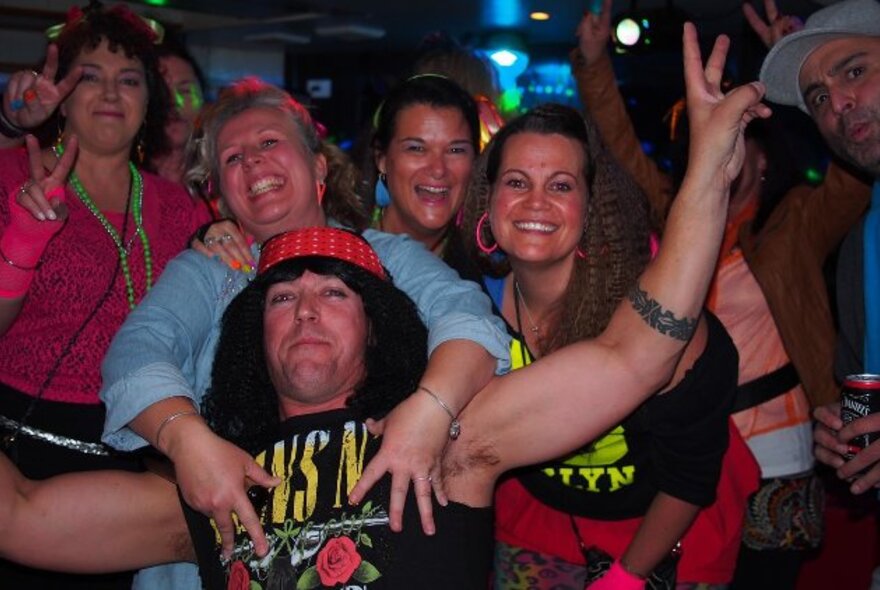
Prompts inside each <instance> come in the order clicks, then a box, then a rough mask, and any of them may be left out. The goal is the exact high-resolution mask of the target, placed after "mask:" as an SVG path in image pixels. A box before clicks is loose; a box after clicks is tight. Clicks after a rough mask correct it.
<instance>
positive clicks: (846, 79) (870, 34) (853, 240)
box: [760, 0, 880, 494]
mask: <svg viewBox="0 0 880 590" xmlns="http://www.w3.org/2000/svg"><path fill="white" fill-rule="evenodd" d="M760 78H761V82H763V83H764V84H765V85H766V87H767V98H768V99H769V100H771V101H773V102H777V103H780V104H786V105H794V106H797V107H798V108H800V109H801V110H802V111H804V112H806V113H807V114H809V115H810V117H812V119H813V120H814V121H815V122H816V125H817V126H818V128H819V132H820V133H821V134H822V136H823V137H824V138H825V140H826V141H827V142H828V145H829V147H830V148H831V150H832V151H833V152H834V153H835V154H837V155H838V156H840V157H841V158H843V159H844V160H846V161H847V162H849V163H850V164H852V165H853V166H855V167H856V168H858V169H859V170H861V171H862V172H864V173H866V174H867V175H869V176H870V177H872V178H873V179H874V189H873V193H872V197H871V207H870V209H869V211H868V213H867V214H866V215H865V217H864V218H863V219H862V221H860V222H859V224H858V225H857V226H856V227H855V228H853V230H852V231H851V232H850V234H849V236H847V238H846V239H845V240H844V243H843V245H842V246H841V251H840V259H839V262H838V277H837V291H838V311H839V319H840V337H839V341H838V347H837V352H836V358H835V373H836V374H837V377H838V378H839V379H841V380H842V379H844V378H845V377H846V376H847V375H850V374H855V373H875V374H880V2H878V1H877V0H845V1H843V2H838V3H836V4H833V5H831V6H828V7H826V8H823V9H822V10H820V11H818V12H816V13H815V14H813V15H812V16H811V17H810V18H809V19H807V21H806V23H805V25H804V28H803V30H801V31H799V32H797V33H794V34H792V35H789V36H788V37H785V38H783V39H782V40H780V41H779V43H777V44H776V45H775V46H774V47H773V49H772V50H771V51H770V53H768V55H767V58H766V59H765V61H764V64H763V66H762V68H761V74H760ZM815 417H816V419H817V421H818V423H817V425H816V429H815V432H814V435H815V441H816V451H815V453H816V458H817V459H818V460H820V461H821V462H823V463H826V464H828V465H830V466H832V467H834V468H835V469H837V475H838V476H839V477H840V478H841V479H846V480H852V484H851V487H850V490H851V491H852V492H853V493H854V494H859V493H862V492H865V491H867V490H869V489H871V488H872V487H873V486H875V485H876V484H878V483H880V441H877V442H875V443H873V444H871V445H869V446H868V447H867V448H865V449H864V450H862V451H860V452H858V453H857V454H856V455H855V457H854V458H852V459H851V460H849V461H847V460H845V459H844V455H846V454H847V453H848V452H849V451H850V450H851V447H850V444H851V443H850V441H851V439H852V438H853V437H855V436H857V435H858V434H863V433H866V432H877V431H880V413H878V414H873V415H870V416H868V417H865V418H862V419H859V420H856V421H854V422H852V423H851V424H849V425H847V426H846V427H844V426H843V424H842V422H841V420H840V408H839V406H838V404H836V403H835V404H831V405H827V406H823V407H820V408H817V410H816V411H815ZM863 470H864V472H863V473H861V472H862V471H863Z"/></svg>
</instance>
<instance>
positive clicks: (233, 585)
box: [226, 561, 251, 590]
mask: <svg viewBox="0 0 880 590" xmlns="http://www.w3.org/2000/svg"><path fill="white" fill-rule="evenodd" d="M250 587H251V576H250V574H249V573H248V569H247V567H246V566H245V565H244V564H243V563H242V562H240V561H236V562H235V563H233V564H232V567H231V568H229V583H228V584H227V585H226V588H227V590H249V589H250Z"/></svg>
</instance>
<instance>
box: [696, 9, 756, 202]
mask: <svg viewBox="0 0 880 590" xmlns="http://www.w3.org/2000/svg"><path fill="white" fill-rule="evenodd" d="M729 48H730V39H728V38H727V37H726V36H724V35H721V36H720V37H718V39H716V41H715V45H714V46H713V47H712V52H711V54H710V55H709V58H708V60H707V61H706V65H705V67H704V66H703V60H702V56H701V55H700V45H699V42H698V40H697V30H696V28H695V27H694V25H693V24H691V23H687V24H685V27H684V69H685V86H686V87H687V107H688V120H689V124H690V129H691V141H690V156H689V159H688V171H687V176H686V178H689V179H690V180H692V181H696V182H698V183H700V184H701V185H702V186H720V187H721V188H724V189H725V190H726V189H728V188H729V187H730V184H731V183H732V182H733V180H734V179H735V178H736V177H737V176H738V175H739V171H740V168H742V163H743V158H744V155H745V139H744V135H743V134H744V132H745V128H746V126H747V125H748V124H749V122H750V121H752V120H754V119H756V118H766V117H769V116H770V108H769V107H768V106H767V105H765V104H763V103H762V102H761V98H762V97H763V95H764V87H763V85H762V84H760V83H759V82H752V83H750V84H744V85H742V86H738V87H737V88H734V89H733V90H731V91H730V92H728V93H727V94H725V93H724V92H723V91H722V90H721V80H722V77H723V75H724V63H725V61H726V60H727V51H728V49H729Z"/></svg>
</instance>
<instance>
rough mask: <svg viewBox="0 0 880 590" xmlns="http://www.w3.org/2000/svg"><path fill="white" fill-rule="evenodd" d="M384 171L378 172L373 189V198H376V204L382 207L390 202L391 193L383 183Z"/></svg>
mask: <svg viewBox="0 0 880 590" xmlns="http://www.w3.org/2000/svg"><path fill="white" fill-rule="evenodd" d="M385 178H386V176H385V173H384V172H382V173H380V174H379V178H378V179H377V180H376V189H375V198H376V206H377V207H382V208H383V209H384V208H385V207H387V206H388V205H390V204H391V195H390V194H389V193H388V186H386V184H385Z"/></svg>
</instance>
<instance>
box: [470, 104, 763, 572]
mask: <svg viewBox="0 0 880 590" xmlns="http://www.w3.org/2000/svg"><path fill="white" fill-rule="evenodd" d="M466 203H467V205H466V214H465V231H467V230H468V229H470V230H471V231H473V232H474V233H473V234H471V235H474V236H475V244H476V245H475V248H474V250H475V253H476V255H477V256H478V258H479V259H480V260H481V262H482V263H483V265H484V266H485V268H486V269H487V272H488V274H489V278H487V279H486V280H485V283H486V285H487V287H488V289H489V291H490V292H491V293H492V295H493V299H494V300H495V303H496V305H497V307H498V309H499V310H500V311H501V315H502V316H503V317H504V319H505V320H506V322H507V324H508V326H509V330H510V332H511V335H512V336H513V341H512V344H511V361H512V363H513V365H514V367H522V366H525V365H528V364H530V363H531V362H532V360H533V359H537V358H540V357H544V356H546V355H548V354H550V353H551V352H553V351H555V350H557V349H559V348H561V347H563V346H565V345H567V344H570V343H572V342H575V341H577V340H582V339H584V338H591V337H594V336H595V335H597V334H599V333H601V331H602V330H603V329H604V328H605V326H606V325H607V324H608V321H609V319H610V317H611V314H612V312H613V310H614V308H615V306H616V305H617V303H618V302H619V301H620V300H621V299H622V298H623V297H624V295H625V294H626V292H627V291H628V290H629V289H630V288H631V286H632V284H633V282H634V281H635V280H636V277H637V276H638V275H639V273H640V272H641V271H642V269H643V268H644V267H645V265H646V264H647V262H648V260H649V257H650V251H649V250H650V248H649V229H648V218H647V207H646V203H645V198H644V196H643V194H642V193H641V191H640V190H639V189H638V188H637V187H636V185H635V183H634V181H633V180H632V179H631V178H629V177H628V176H627V175H626V174H625V173H624V172H623V171H622V169H621V168H620V167H619V166H618V165H617V164H616V163H615V162H614V161H612V159H611V157H610V156H609V155H608V153H607V152H606V150H605V149H604V147H603V146H602V145H601V142H600V141H599V139H598V133H597V130H596V128H595V125H594V124H592V122H590V121H585V120H584V119H583V117H582V116H581V115H580V114H578V113H577V112H575V111H574V110H572V109H569V108H567V107H563V106H560V105H544V106H541V107H538V108H536V109H534V110H532V111H530V112H529V113H527V114H525V115H522V116H521V117H519V118H518V119H515V120H513V121H511V122H509V123H508V124H507V125H506V126H505V127H504V128H502V130H501V131H500V132H499V133H498V134H497V135H496V136H495V138H494V139H493V140H492V142H490V144H489V146H488V147H487V149H486V152H485V153H484V154H483V156H481V161H480V163H479V166H478V169H477V171H476V172H475V179H474V182H473V184H472V186H471V193H470V195H469V198H468V200H467V201H466ZM498 253H503V254H504V256H499V255H498ZM700 331H701V332H702V333H703V335H704V338H703V339H699V338H696V339H694V340H693V341H691V343H690V344H689V345H688V348H687V349H686V352H685V357H684V361H683V362H685V363H687V362H693V360H694V359H697V360H696V364H695V365H694V369H693V370H692V371H691V372H689V373H688V375H687V377H686V378H684V377H683V373H684V371H683V369H682V368H681V366H680V367H679V369H678V373H677V375H676V377H675V378H674V379H673V381H672V382H671V383H670V384H669V385H667V386H666V387H665V388H664V389H663V390H662V391H661V392H660V393H659V394H658V395H655V396H654V397H652V398H651V399H650V400H649V401H647V402H646V403H645V404H644V405H643V406H641V407H640V408H639V409H638V410H637V411H636V412H634V413H633V414H631V415H630V416H628V417H626V419H625V420H624V421H623V422H622V423H620V424H619V425H618V426H617V427H615V428H613V429H612V430H610V431H609V432H607V433H606V435H605V436H604V437H603V438H601V439H599V440H598V441H596V442H595V443H593V444H592V445H589V446H587V447H584V448H582V449H580V450H578V451H576V452H574V453H572V454H570V455H566V456H564V457H561V458H559V459H557V460H554V461H551V462H549V463H546V464H542V465H539V466H535V467H531V468H527V469H525V470H520V471H517V472H516V473H514V474H512V475H511V476H509V477H508V478H507V479H506V481H504V482H502V483H501V484H500V486H499V488H498V490H497V493H496V538H497V541H498V542H497V546H496V562H495V566H496V570H495V585H496V588H502V589H514V588H525V587H529V588H534V587H535V584H538V585H539V587H542V588H543V587H545V586H540V584H547V586H546V587H548V588H549V587H551V586H552V587H553V588H583V587H584V583H585V582H587V583H589V582H591V581H595V580H596V578H597V577H598V576H599V575H601V574H602V573H603V572H604V570H605V568H607V567H608V566H609V565H610V564H611V561H612V560H613V559H617V560H618V562H619V563H620V564H622V567H623V568H624V569H625V570H628V571H629V572H630V573H632V574H635V575H636V576H640V577H643V578H644V577H647V576H649V575H653V576H654V577H655V578H656V580H657V581H663V582H669V581H671V580H674V578H675V563H674V560H668V559H665V558H666V557H667V556H669V555H670V554H671V553H672V552H673V550H674V548H675V547H676V545H677V543H678V541H679V540H681V539H682V538H683V537H684V536H685V533H686V531H687V530H688V528H689V527H690V525H691V524H692V523H693V522H694V519H695V518H696V517H697V514H698V513H699V511H700V509H701V507H704V506H708V505H710V504H712V503H713V502H714V501H715V498H716V487H717V484H718V481H719V473H720V471H721V465H722V456H723V455H724V453H725V450H726V448H727V445H728V423H727V422H728V421H727V414H728V410H729V406H730V403H731V401H732V394H733V390H734V386H735V383H736V353H735V350H734V349H733V347H732V345H731V343H730V340H729V338H728V337H727V335H726V333H725V332H724V329H723V328H722V327H721V326H720V324H719V323H718V322H717V320H716V319H715V318H714V317H713V316H710V315H707V316H706V319H705V320H703V321H702V324H701V327H700ZM584 377H585V378H587V379H588V378H589V375H585V376H584ZM547 395H548V399H549V398H550V396H552V395H553V392H550V391H548V392H547ZM548 436H552V435H548ZM737 443H738V444H739V445H740V450H741V451H743V452H744V448H743V447H742V441H741V440H740V441H737ZM737 443H734V444H737ZM743 475H746V476H748V475H751V476H752V479H756V477H757V475H756V473H755V472H751V473H750V472H749V470H746V471H745V473H744V474H743ZM728 491H729V490H728V489H726V488H722V489H721V495H722V496H725V497H726V496H727V495H728V494H727V492H728ZM741 515H742V512H741V506H740V512H739V517H740V518H741ZM737 520H738V519H737ZM686 544H687V541H685V545H686ZM587 568H590V570H589V571H588V569H587ZM652 572H653V574H652ZM610 583H611V582H610V581H608V579H607V578H605V577H603V578H601V581H599V582H596V583H595V587H596V588H599V587H602V588H611V587H615V586H610V585H607V586H606V585H605V584H610ZM634 587H635V586H634Z"/></svg>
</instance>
